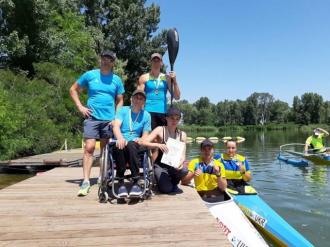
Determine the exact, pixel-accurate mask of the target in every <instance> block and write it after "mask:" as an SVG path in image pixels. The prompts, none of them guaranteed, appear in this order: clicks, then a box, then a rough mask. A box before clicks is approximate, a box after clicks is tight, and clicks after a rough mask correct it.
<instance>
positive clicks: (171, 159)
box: [161, 138, 185, 168]
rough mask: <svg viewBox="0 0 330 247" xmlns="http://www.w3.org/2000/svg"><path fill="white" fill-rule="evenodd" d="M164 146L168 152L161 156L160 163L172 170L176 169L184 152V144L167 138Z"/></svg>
mask: <svg viewBox="0 0 330 247" xmlns="http://www.w3.org/2000/svg"><path fill="white" fill-rule="evenodd" d="M166 146H167V148H168V152H167V153H164V154H163V157H162V160H161V162H162V163H164V164H166V165H169V166H172V167H174V168H178V167H179V166H180V160H181V157H182V153H183V151H184V147H185V143H184V142H180V141H178V140H175V139H173V138H168V140H167V142H166Z"/></svg>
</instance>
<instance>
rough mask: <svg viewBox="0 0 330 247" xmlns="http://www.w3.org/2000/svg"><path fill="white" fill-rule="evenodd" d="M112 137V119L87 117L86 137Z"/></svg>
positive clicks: (85, 121) (98, 138) (97, 138)
mask: <svg viewBox="0 0 330 247" xmlns="http://www.w3.org/2000/svg"><path fill="white" fill-rule="evenodd" d="M110 137H112V126H111V125H110V121H103V120H97V119H94V118H87V119H85V120H84V138H85V139H96V140H100V139H108V138H110Z"/></svg>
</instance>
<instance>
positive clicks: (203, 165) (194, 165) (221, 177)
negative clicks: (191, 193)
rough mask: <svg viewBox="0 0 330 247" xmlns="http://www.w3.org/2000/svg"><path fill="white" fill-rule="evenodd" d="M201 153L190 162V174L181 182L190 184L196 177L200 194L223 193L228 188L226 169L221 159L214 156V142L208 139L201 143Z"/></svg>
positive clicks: (214, 194) (216, 194) (213, 194)
mask: <svg viewBox="0 0 330 247" xmlns="http://www.w3.org/2000/svg"><path fill="white" fill-rule="evenodd" d="M200 148H201V155H200V157H199V158H196V159H193V160H191V161H190V162H189V164H188V174H187V175H186V176H185V177H184V178H183V179H182V181H181V183H182V184H185V185H188V184H189V183H190V181H191V179H193V178H194V182H195V188H196V190H197V192H198V193H199V195H200V196H202V197H212V196H218V195H222V194H223V192H222V191H224V190H225V189H226V188H227V181H226V176H225V169H224V166H223V164H222V163H221V162H220V161H219V160H215V159H214V158H213V155H214V144H213V142H211V141H210V140H208V139H205V140H204V141H203V142H202V143H201V147H200Z"/></svg>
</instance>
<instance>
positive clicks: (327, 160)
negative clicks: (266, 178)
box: [280, 143, 330, 165]
mask: <svg viewBox="0 0 330 247" xmlns="http://www.w3.org/2000/svg"><path fill="white" fill-rule="evenodd" d="M304 146H305V144H303V143H289V144H284V145H282V146H280V154H281V153H288V154H291V155H294V156H297V157H301V158H303V159H305V160H308V161H311V162H313V163H314V164H316V165H330V148H329V147H327V148H325V149H326V150H327V151H326V152H323V153H313V152H312V151H310V152H307V153H305V152H304V151H303V147H304Z"/></svg>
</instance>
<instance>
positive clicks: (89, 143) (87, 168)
mask: <svg viewBox="0 0 330 247" xmlns="http://www.w3.org/2000/svg"><path fill="white" fill-rule="evenodd" d="M95 143H96V140H95V139H85V150H84V157H83V173H84V180H85V181H89V178H90V175H91V169H92V165H93V154H94V150H95Z"/></svg>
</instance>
